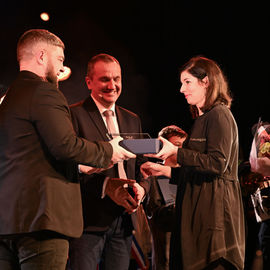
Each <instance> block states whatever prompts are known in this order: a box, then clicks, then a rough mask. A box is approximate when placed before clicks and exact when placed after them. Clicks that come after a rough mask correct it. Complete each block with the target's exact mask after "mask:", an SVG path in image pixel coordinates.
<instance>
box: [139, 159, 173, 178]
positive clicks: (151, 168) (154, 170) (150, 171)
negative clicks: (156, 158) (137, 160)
mask: <svg viewBox="0 0 270 270" xmlns="http://www.w3.org/2000/svg"><path fill="white" fill-rule="evenodd" d="M140 171H141V174H142V175H143V178H144V179H147V178H148V177H149V176H151V175H153V176H161V175H164V176H166V177H168V178H171V167H169V166H164V165H161V164H157V163H153V162H150V161H147V162H145V163H143V164H142V165H141V167H140Z"/></svg>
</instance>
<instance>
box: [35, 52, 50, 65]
mask: <svg viewBox="0 0 270 270" xmlns="http://www.w3.org/2000/svg"><path fill="white" fill-rule="evenodd" d="M35 56H36V60H37V62H38V64H40V65H44V63H45V62H46V61H47V53H46V51H45V50H44V49H40V50H38V51H37V52H36V55H35Z"/></svg>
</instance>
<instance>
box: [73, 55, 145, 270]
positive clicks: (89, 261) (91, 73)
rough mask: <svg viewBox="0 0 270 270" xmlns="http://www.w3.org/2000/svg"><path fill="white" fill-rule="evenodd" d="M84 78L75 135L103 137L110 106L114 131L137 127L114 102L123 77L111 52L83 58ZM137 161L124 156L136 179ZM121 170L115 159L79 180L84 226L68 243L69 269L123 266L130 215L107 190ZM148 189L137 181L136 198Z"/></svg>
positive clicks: (128, 170)
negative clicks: (85, 91) (85, 65)
mask: <svg viewBox="0 0 270 270" xmlns="http://www.w3.org/2000/svg"><path fill="white" fill-rule="evenodd" d="M86 84H87V86H88V89H89V90H91V95H90V96H89V97H88V98H86V100H84V101H82V102H80V103H78V104H75V105H73V106H71V114H72V119H73V123H74V127H75V130H76V132H77V134H79V136H82V137H84V138H86V139H88V140H106V139H107V134H108V133H110V132H111V131H110V128H109V127H108V124H107V122H106V116H105V115H104V114H106V113H105V111H107V110H112V111H113V113H112V114H113V116H112V117H113V121H114V128H115V130H114V132H120V133H140V132H141V122H140V119H139V117H138V116H137V115H136V114H134V113H132V112H130V111H128V110H126V109H124V108H122V107H120V106H117V105H116V104H115V102H116V101H117V99H118V97H119V96H120V94H121V91H122V79H121V67H120V64H119V62H118V61H117V60H116V59H115V58H114V57H112V56H110V55H107V54H99V55H96V56H94V57H93V58H92V59H91V60H90V61H89V63H88V70H87V76H86ZM136 163H140V160H139V158H137V159H136V160H134V159H133V160H129V161H127V162H124V166H123V167H124V170H125V173H126V176H127V178H130V179H138V174H139V167H138V166H136ZM136 169H138V171H137V172H136V171H135V170H136ZM120 173H121V172H119V165H118V166H117V165H115V166H114V167H113V168H111V169H109V170H106V171H103V172H102V173H99V174H92V175H86V176H84V180H83V181H81V192H82V200H83V216H84V232H83V235H82V237H81V238H79V239H76V240H72V241H71V243H70V256H69V257H70V269H72V270H96V268H97V265H98V264H99V263H100V269H103V270H105V269H106V270H127V269H128V266H129V260H130V250H131V242H132V230H133V226H132V222H131V216H130V214H129V213H127V212H126V211H125V208H126V207H125V202H122V201H123V199H124V198H123V197H121V196H118V194H117V193H116V192H107V191H109V190H110V189H108V186H109V184H110V181H108V182H107V180H108V179H110V178H112V177H118V176H119V174H120ZM106 183H107V184H106ZM148 190H149V183H148V181H145V180H144V181H141V182H140V184H136V187H135V188H134V191H135V194H136V196H137V200H138V201H140V200H141V199H142V198H143V196H144V194H145V192H147V191H148ZM126 194H128V191H126ZM128 196H130V195H128ZM126 205H127V204H126ZM128 212H130V211H128Z"/></svg>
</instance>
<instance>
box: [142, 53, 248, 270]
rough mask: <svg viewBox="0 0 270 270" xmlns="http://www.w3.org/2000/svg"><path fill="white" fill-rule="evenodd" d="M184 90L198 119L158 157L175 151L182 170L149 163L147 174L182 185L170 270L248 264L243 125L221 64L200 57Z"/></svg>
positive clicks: (185, 71) (184, 76) (190, 66)
mask: <svg viewBox="0 0 270 270" xmlns="http://www.w3.org/2000/svg"><path fill="white" fill-rule="evenodd" d="M180 79H181V83H182V86H181V89H180V92H181V93H183V94H184V95H185V98H186V100H187V102H188V104H189V105H190V109H191V113H192V116H193V118H194V119H195V122H194V125H193V127H192V130H191V133H190V135H189V138H188V139H187V140H186V143H185V144H184V146H183V148H181V149H179V148H177V147H176V146H174V145H173V144H171V143H170V142H168V141H167V140H166V139H164V138H160V140H161V141H162V142H163V148H162V149H161V151H160V152H159V153H158V154H156V155H149V156H152V157H155V158H161V159H166V158H167V157H169V156H172V155H175V156H176V157H177V162H178V164H179V165H180V167H178V168H171V167H168V166H162V165H160V164H155V163H151V162H146V163H144V164H143V165H142V166H141V172H142V173H143V175H144V177H145V178H146V177H148V176H149V175H156V176H159V175H165V176H167V177H170V178H171V183H175V184H177V185H178V191H177V198H176V215H177V220H176V224H175V226H174V227H175V228H174V232H173V235H172V240H171V254H170V269H172V270H180V269H184V270H202V269H203V270H210V269H237V270H241V269H243V268H244V250H245V231H244V230H245V229H244V214H243V205H242V197H241V190H240V185H239V181H238V176H237V168H238V129H237V125H236V122H235V120H234V117H233V115H232V113H231V111H230V106H231V101H232V98H231V96H230V93H229V89H228V84H227V81H226V79H225V76H224V75H223V73H222V71H221V69H220V68H219V66H218V65H217V64H216V63H215V62H214V61H213V60H211V59H208V58H205V57H194V58H192V59H190V60H189V61H188V62H187V63H186V64H185V65H184V66H183V68H182V69H181V71H180Z"/></svg>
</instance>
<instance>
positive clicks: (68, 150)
mask: <svg viewBox="0 0 270 270" xmlns="http://www.w3.org/2000/svg"><path fill="white" fill-rule="evenodd" d="M111 156H112V147H111V145H110V144H108V143H107V142H99V143H91V142H88V141H86V140H85V139H81V138H78V137H77V136H76V134H75V132H74V129H73V126H72V122H71V117H70V111H69V107H68V104H67V102H66V99H65V97H64V96H63V94H62V93H61V92H60V91H59V90H58V89H57V88H56V86H54V85H53V84H51V83H48V82H44V81H43V80H42V79H41V78H40V77H38V76H37V75H36V74H34V73H31V72H29V71H22V72H20V73H19V75H18V78H17V79H16V80H15V81H14V83H13V85H12V86H11V87H10V89H9V91H8V93H7V95H6V97H5V99H4V101H3V103H2V104H1V105H0V236H1V235H5V236H6V235H10V234H11V235H14V234H22V233H29V232H35V231H40V230H51V231H55V232H58V233H61V234H63V235H66V236H70V237H79V236H80V235H81V233H82V229H83V218H82V206H81V194H80V186H79V184H78V183H76V181H73V182H72V181H68V180H67V178H66V177H65V176H64V175H63V173H62V170H61V168H60V166H59V165H60V162H59V161H61V160H62V161H67V160H71V161H72V162H78V163H85V164H89V165H93V166H97V167H107V166H108V165H109V164H110V160H111Z"/></svg>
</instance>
